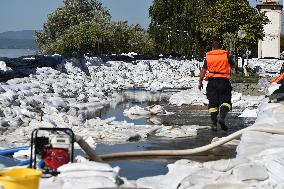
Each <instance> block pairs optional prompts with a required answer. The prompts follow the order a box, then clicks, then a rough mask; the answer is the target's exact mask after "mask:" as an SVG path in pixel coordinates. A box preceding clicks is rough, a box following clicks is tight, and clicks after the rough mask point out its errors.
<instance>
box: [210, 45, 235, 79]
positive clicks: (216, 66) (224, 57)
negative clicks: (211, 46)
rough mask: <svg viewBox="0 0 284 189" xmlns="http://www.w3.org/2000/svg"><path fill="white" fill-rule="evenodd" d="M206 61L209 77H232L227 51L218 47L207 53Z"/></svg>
mask: <svg viewBox="0 0 284 189" xmlns="http://www.w3.org/2000/svg"><path fill="white" fill-rule="evenodd" d="M206 62H207V69H208V71H209V73H208V75H207V76H206V77H207V78H210V77H223V78H230V64H229V60H228V52H227V51H225V50H221V49H218V50H213V51H210V52H208V53H206Z"/></svg>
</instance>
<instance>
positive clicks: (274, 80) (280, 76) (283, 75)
mask: <svg viewBox="0 0 284 189" xmlns="http://www.w3.org/2000/svg"><path fill="white" fill-rule="evenodd" d="M282 79H284V73H283V74H281V75H279V76H278V77H276V78H275V79H273V81H272V83H278V82H279V81H281V80H282Z"/></svg>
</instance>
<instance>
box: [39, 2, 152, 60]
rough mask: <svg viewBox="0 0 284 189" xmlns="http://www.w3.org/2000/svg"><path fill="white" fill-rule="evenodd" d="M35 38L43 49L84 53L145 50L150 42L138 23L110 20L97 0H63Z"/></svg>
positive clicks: (150, 47) (44, 50)
mask: <svg viewBox="0 0 284 189" xmlns="http://www.w3.org/2000/svg"><path fill="white" fill-rule="evenodd" d="M36 41H37V43H38V46H39V48H40V49H41V51H43V52H44V53H61V54H72V55H82V54H84V53H123V52H129V51H135V52H138V53H141V54H148V53H151V52H152V51H153V42H152V40H151V39H150V38H149V35H148V34H147V32H146V31H144V30H143V29H142V28H141V27H140V26H139V25H136V26H129V25H128V23H127V22H111V15H110V13H109V11H108V10H107V9H106V8H104V7H103V5H102V4H101V3H100V2H99V1H97V0H65V1H64V5H63V6H62V7H60V8H58V9H56V10H55V11H54V12H53V13H51V14H50V15H49V16H48V19H47V22H46V23H45V24H44V26H43V31H42V32H37V33H36Z"/></svg>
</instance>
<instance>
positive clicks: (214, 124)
mask: <svg viewBox="0 0 284 189" xmlns="http://www.w3.org/2000/svg"><path fill="white" fill-rule="evenodd" d="M217 117H218V112H211V121H212V125H211V130H212V131H217Z"/></svg>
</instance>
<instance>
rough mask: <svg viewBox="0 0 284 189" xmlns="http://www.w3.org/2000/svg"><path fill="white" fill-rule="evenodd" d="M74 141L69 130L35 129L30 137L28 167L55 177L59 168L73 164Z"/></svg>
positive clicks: (73, 136) (72, 134)
mask: <svg viewBox="0 0 284 189" xmlns="http://www.w3.org/2000/svg"><path fill="white" fill-rule="evenodd" d="M39 131H43V132H40V134H39ZM74 141H75V135H74V133H73V131H72V130H71V129H69V128H38V129H35V130H34V131H33V132H32V136H31V159H30V167H32V168H34V169H37V168H41V169H42V170H43V172H44V173H48V174H52V175H56V174H57V169H58V168H59V167H60V166H62V165H64V164H67V163H69V162H73V159H74ZM38 159H41V160H40V161H38Z"/></svg>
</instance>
